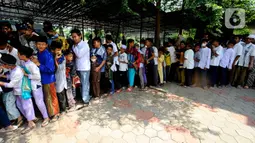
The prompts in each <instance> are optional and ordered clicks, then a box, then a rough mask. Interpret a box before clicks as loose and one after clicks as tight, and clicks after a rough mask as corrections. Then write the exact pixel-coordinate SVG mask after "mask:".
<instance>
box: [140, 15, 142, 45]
mask: <svg viewBox="0 0 255 143" xmlns="http://www.w3.org/2000/svg"><path fill="white" fill-rule="evenodd" d="M140 24H141V25H140V42H141V40H142V34H143V17H142V15H141V23H140Z"/></svg>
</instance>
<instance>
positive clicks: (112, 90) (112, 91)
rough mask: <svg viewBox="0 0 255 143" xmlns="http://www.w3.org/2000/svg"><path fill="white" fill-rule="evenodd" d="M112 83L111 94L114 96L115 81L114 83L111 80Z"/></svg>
mask: <svg viewBox="0 0 255 143" xmlns="http://www.w3.org/2000/svg"><path fill="white" fill-rule="evenodd" d="M110 83H111V94H113V93H114V91H115V88H114V81H113V80H110Z"/></svg>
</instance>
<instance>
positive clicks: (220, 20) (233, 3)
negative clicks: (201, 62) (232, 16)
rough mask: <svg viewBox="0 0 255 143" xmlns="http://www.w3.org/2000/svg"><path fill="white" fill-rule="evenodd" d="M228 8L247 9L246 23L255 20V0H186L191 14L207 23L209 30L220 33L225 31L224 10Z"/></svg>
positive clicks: (186, 5)
mask: <svg viewBox="0 0 255 143" xmlns="http://www.w3.org/2000/svg"><path fill="white" fill-rule="evenodd" d="M227 8H243V9H245V12H246V24H247V23H250V22H252V21H254V20H255V16H254V15H255V1H254V0H185V9H189V10H191V12H192V13H191V14H190V15H194V17H195V18H196V19H198V20H201V22H203V23H204V24H206V30H207V31H208V32H210V33H215V34H218V35H219V34H222V32H223V31H221V29H222V27H223V26H225V25H224V14H225V13H224V12H225V10H226V9H227ZM198 22H199V21H198ZM236 31H242V30H236ZM246 32H247V30H246Z"/></svg>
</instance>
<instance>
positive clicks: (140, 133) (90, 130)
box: [0, 84, 255, 143]
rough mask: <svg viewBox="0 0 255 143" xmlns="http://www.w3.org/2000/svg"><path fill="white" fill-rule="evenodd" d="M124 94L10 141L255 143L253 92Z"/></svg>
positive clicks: (169, 87) (196, 90)
mask: <svg viewBox="0 0 255 143" xmlns="http://www.w3.org/2000/svg"><path fill="white" fill-rule="evenodd" d="M163 89H164V90H167V91H168V93H162V92H159V91H157V90H153V89H150V90H148V91H146V92H140V91H138V90H135V91H134V92H132V93H127V92H123V93H121V94H119V95H114V96H113V97H109V98H106V99H102V100H101V101H97V102H96V101H94V102H93V103H92V105H91V106H89V107H88V108H85V109H82V110H79V111H75V112H72V113H68V114H67V115H65V116H62V117H61V119H60V120H59V121H57V122H55V123H51V124H50V125H48V126H47V127H45V128H41V127H39V125H38V127H37V129H36V130H35V131H34V132H32V133H30V134H27V135H25V136H22V135H20V130H21V129H20V130H18V131H15V132H14V133H8V134H3V133H1V134H0V137H1V138H4V140H5V141H4V142H6V143H9V142H10V143H12V142H14V143H26V142H31V143H47V142H48V143H199V142H201V143H213V142H217V143H222V142H228V143H255V90H244V89H236V88H225V89H222V90H221V89H210V90H203V89H200V88H183V87H179V86H177V85H175V84H167V85H165V86H164V87H163Z"/></svg>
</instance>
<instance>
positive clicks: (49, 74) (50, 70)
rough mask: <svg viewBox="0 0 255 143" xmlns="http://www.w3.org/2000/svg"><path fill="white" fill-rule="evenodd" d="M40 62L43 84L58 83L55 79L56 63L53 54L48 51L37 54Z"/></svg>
mask: <svg viewBox="0 0 255 143" xmlns="http://www.w3.org/2000/svg"><path fill="white" fill-rule="evenodd" d="M37 57H38V61H39V62H40V66H39V69H40V73H41V81H42V84H50V83H53V82H55V81H56V78H55V62H54V58H53V55H52V53H50V52H49V51H48V50H47V49H45V50H44V51H42V52H38V53H37Z"/></svg>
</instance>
